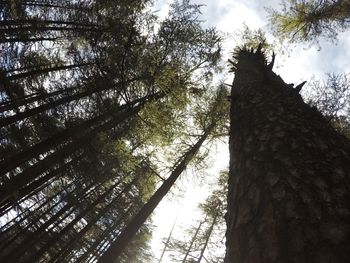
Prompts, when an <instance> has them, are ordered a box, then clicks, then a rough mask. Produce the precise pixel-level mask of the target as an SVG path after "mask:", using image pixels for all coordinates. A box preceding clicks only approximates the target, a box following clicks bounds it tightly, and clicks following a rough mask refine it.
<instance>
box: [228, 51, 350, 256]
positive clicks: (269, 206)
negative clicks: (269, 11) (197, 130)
mask: <svg viewBox="0 0 350 263" xmlns="http://www.w3.org/2000/svg"><path fill="white" fill-rule="evenodd" d="M236 55H237V61H238V62H237V64H236V65H234V67H233V70H234V71H235V79H234V82H233V85H232V93H231V112H230V117H231V130H230V146H229V147H230V156H231V159H230V176H229V192H228V213H227V216H226V221H227V232H226V247H227V251H226V258H225V262H226V263H231V262H234V263H248V262H249V263H250V262H254V263H262V262H266V263H267V262H268V263H277V262H283V263H291V262H295V263H303V262H305V263H306V262H307V263H313V262H314V263H316V262H317V263H343V262H350V250H349V247H350V182H349V180H350V178H349V173H350V144H349V141H348V140H347V139H345V138H344V137H343V136H341V135H340V134H338V133H337V132H336V131H335V130H334V129H333V128H332V127H331V126H330V125H329V124H328V123H327V121H326V120H325V119H324V118H323V117H322V116H321V114H320V113H319V112H318V111H317V110H316V109H315V108H312V107H310V106H308V105H307V104H305V103H304V102H303V99H302V98H301V96H300V95H299V94H298V92H296V91H295V90H294V89H293V88H292V86H291V85H287V84H286V83H285V82H284V81H283V80H282V79H281V78H280V77H279V76H277V75H276V74H275V73H273V72H272V70H271V69H269V68H268V67H267V65H266V61H265V58H264V55H263V54H262V53H261V52H260V51H259V50H258V51H256V52H255V51H247V50H241V51H239V52H238V53H237V54H236Z"/></svg>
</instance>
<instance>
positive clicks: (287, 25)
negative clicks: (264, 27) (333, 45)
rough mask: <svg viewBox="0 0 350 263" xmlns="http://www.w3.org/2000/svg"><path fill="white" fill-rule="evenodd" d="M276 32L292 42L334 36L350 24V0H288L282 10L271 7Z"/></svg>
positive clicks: (315, 40)
mask: <svg viewBox="0 0 350 263" xmlns="http://www.w3.org/2000/svg"><path fill="white" fill-rule="evenodd" d="M269 13H270V22H271V26H272V27H273V30H274V32H275V34H276V35H277V36H278V37H280V38H282V39H286V40H288V41H291V42H298V41H302V42H309V41H310V42H318V38H319V37H320V36H324V37H327V38H329V39H334V38H335V37H336V36H337V33H338V32H342V31H344V30H346V29H348V27H349V17H350V2H349V1H348V0H337V1H333V0H322V1H313V0H285V1H283V2H282V10H281V11H279V10H275V9H269Z"/></svg>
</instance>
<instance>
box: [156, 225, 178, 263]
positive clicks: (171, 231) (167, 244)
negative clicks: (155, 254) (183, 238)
mask: <svg viewBox="0 0 350 263" xmlns="http://www.w3.org/2000/svg"><path fill="white" fill-rule="evenodd" d="M175 224H176V219H175V221H174V224H173V226H172V228H171V230H170V233H169V236H168V238H167V240H166V241H165V243H164V248H163V251H162V254H161V255H160V258H159V260H158V263H161V262H162V260H163V257H164V254H165V252H166V249H167V248H168V246H169V243H170V239H171V236H172V235H173V231H174V228H175Z"/></svg>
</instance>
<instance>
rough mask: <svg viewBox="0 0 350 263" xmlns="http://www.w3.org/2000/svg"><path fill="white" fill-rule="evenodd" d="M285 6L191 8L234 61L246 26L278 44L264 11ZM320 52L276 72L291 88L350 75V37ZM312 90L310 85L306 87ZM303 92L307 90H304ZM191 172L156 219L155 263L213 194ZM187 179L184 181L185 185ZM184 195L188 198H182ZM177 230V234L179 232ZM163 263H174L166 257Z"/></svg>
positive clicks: (303, 53) (205, 0) (305, 49)
mask: <svg viewBox="0 0 350 263" xmlns="http://www.w3.org/2000/svg"><path fill="white" fill-rule="evenodd" d="M169 2H171V0H156V1H155V6H154V10H157V13H158V15H159V16H160V17H165V16H166V14H167V12H168V3H169ZM280 2H281V0H270V1H261V0H245V1H243V0H193V1H192V3H196V4H203V7H202V18H201V19H202V20H204V26H206V27H212V26H215V27H216V28H217V29H218V30H219V31H221V32H222V33H223V34H224V36H225V40H224V44H223V47H224V59H225V60H227V59H228V58H229V55H230V52H232V50H233V49H234V47H235V45H236V44H237V42H236V41H235V37H234V36H235V32H236V31H237V30H239V29H240V28H242V25H243V23H245V24H246V25H247V26H248V27H250V28H251V29H259V28H261V29H263V30H264V31H265V32H266V34H267V39H268V41H269V40H273V39H274V38H273V36H272V35H271V33H270V31H269V24H268V23H269V22H268V20H267V18H266V16H267V12H266V10H265V7H273V8H278V7H279V3H280ZM320 46H321V49H320V48H319V47H317V46H310V45H308V44H304V45H297V46H294V47H291V48H288V51H289V52H288V53H289V54H288V55H284V56H281V55H280V56H279V54H277V57H276V63H275V64H277V67H276V68H275V69H274V71H275V72H276V73H277V74H279V75H280V76H281V77H282V78H283V79H284V80H285V81H286V82H287V83H295V84H299V83H300V82H302V81H304V80H310V79H311V78H312V77H313V76H314V77H315V78H316V79H325V77H326V73H344V72H350V63H348V59H346V58H348V57H350V33H349V32H345V33H342V34H340V35H339V37H338V41H337V42H336V43H334V42H331V41H324V40H321V41H320ZM225 76H226V77H225V79H226V82H227V83H231V82H232V80H233V76H232V75H229V74H226V75H225ZM305 88H306V89H307V85H306V87H305ZM305 88H304V89H305ZM213 156H215V157H216V158H214V164H213V166H212V167H211V169H210V170H209V171H206V173H207V174H208V176H215V174H217V173H218V171H219V170H220V169H222V168H225V167H226V166H227V165H228V160H229V157H228V146H227V145H225V144H221V145H219V146H218V147H216V150H215V151H213ZM191 176H193V175H192V174H191V173H190V172H188V173H187V175H186V176H183V178H182V179H181V180H179V182H177V184H176V188H175V191H173V192H172V193H171V194H170V196H167V197H166V198H165V200H163V201H162V202H161V203H160V205H159V207H158V208H157V209H156V211H155V213H154V215H153V225H154V233H153V239H152V242H151V247H152V251H153V253H154V256H155V258H154V260H153V261H152V263H153V262H158V261H157V259H158V258H159V256H160V254H161V249H162V248H163V244H162V241H161V240H162V238H166V237H167V236H168V234H169V232H170V230H171V227H172V225H173V223H174V221H175V220H176V225H177V226H178V229H179V228H180V226H181V225H186V224H190V223H191V222H193V220H195V218H196V217H198V216H199V213H198V211H197V210H196V206H197V205H198V203H199V202H201V201H203V200H204V199H205V197H206V196H207V195H208V192H209V191H210V185H208V184H207V185H205V184H197V183H196V182H195V179H192V181H191V179H189V178H191ZM184 178H185V179H184ZM179 189H183V193H182V194H180V193H179V191H178V190H179ZM177 226H175V230H174V232H177V229H176V228H177ZM162 262H163V263H168V262H169V263H170V262H171V260H170V258H169V257H167V255H166V256H165V257H164V260H163V261H162Z"/></svg>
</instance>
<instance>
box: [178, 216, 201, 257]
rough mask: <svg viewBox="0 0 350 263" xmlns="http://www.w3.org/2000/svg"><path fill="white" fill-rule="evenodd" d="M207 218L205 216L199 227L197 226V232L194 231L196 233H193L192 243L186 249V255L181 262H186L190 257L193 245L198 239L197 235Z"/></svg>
mask: <svg viewBox="0 0 350 263" xmlns="http://www.w3.org/2000/svg"><path fill="white" fill-rule="evenodd" d="M205 220H207V218H205V219H204V221H200V222H199V225H198V227H197V228H196V232H194V235H193V237H192V239H191V242H190V245H189V246H188V248H187V249H186V252H185V256H184V258H183V259H182V261H181V263H186V262H187V257H188V256H189V255H190V253H191V250H192V246H193V244H194V242H195V241H196V239H197V235H198V233H199V230H200V229H201V227H202V225H203V223H204V222H205Z"/></svg>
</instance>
